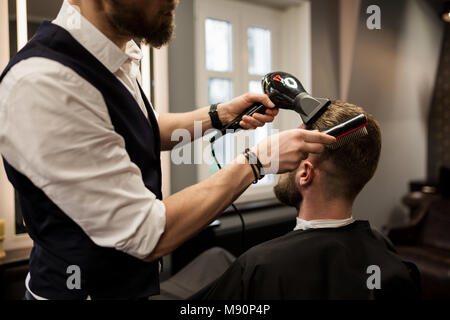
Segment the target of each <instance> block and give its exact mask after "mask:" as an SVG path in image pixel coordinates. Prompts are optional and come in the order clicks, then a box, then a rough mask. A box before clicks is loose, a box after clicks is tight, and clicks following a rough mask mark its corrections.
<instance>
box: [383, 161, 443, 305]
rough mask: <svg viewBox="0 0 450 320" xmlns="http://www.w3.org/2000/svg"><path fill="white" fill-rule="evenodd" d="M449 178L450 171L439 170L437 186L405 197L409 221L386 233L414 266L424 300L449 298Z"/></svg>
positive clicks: (425, 187) (404, 201) (424, 188)
mask: <svg viewBox="0 0 450 320" xmlns="http://www.w3.org/2000/svg"><path fill="white" fill-rule="evenodd" d="M449 177H450V169H445V168H443V169H441V174H440V183H439V186H429V185H428V186H423V187H422V188H421V190H420V191H413V192H411V193H410V194H408V195H406V196H405V197H404V198H403V203H404V204H405V205H407V206H408V207H409V208H410V209H411V219H410V222H409V223H408V225H405V226H402V227H396V228H392V229H390V230H389V231H388V232H387V235H388V237H389V238H390V240H391V241H392V242H393V243H394V245H395V247H396V249H397V251H398V253H399V254H400V255H401V256H402V257H403V258H404V259H405V260H408V261H411V262H413V263H415V264H416V265H417V267H418V269H419V271H420V273H421V285H422V295H423V298H424V299H450V188H449V186H450V183H449V181H450V179H449ZM416 186H417V184H416Z"/></svg>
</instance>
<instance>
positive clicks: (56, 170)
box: [0, 1, 166, 259]
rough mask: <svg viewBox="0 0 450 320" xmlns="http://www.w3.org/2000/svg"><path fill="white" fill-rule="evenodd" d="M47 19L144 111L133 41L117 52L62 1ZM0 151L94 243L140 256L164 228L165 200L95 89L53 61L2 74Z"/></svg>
mask: <svg viewBox="0 0 450 320" xmlns="http://www.w3.org/2000/svg"><path fill="white" fill-rule="evenodd" d="M74 19H75V20H76V21H79V23H78V24H75V25H76V27H74V23H73V21H74ZM53 23H54V24H57V25H59V26H61V27H62V28H65V29H66V30H67V31H68V32H69V33H70V34H71V35H72V36H73V37H74V38H75V39H76V40H77V41H78V42H79V43H81V45H83V46H84V47H85V48H86V49H87V50H88V51H89V52H90V53H91V54H92V55H94V56H95V57H96V58H97V59H98V60H99V61H101V62H102V63H103V64H104V65H105V67H106V68H107V69H108V70H110V71H111V72H112V73H113V74H114V75H115V76H116V77H117V78H118V79H119V80H120V81H121V82H122V84H123V85H124V86H125V87H126V88H127V89H128V90H129V91H130V93H131V94H132V95H133V97H134V98H135V99H136V101H137V103H138V104H139V106H140V107H141V109H142V112H144V113H145V114H146V116H148V115H147V113H146V112H147V110H146V108H145V104H144V102H143V100H142V97H141V93H140V91H139V88H138V85H137V81H140V72H139V61H140V59H141V57H142V53H141V51H140V49H139V47H138V46H137V45H136V43H134V42H133V41H130V42H129V43H128V44H127V46H126V50H125V52H124V51H122V50H121V49H120V48H119V47H117V46H116V45H115V44H114V43H113V42H111V41H110V40H109V39H108V38H107V37H106V36H105V35H104V34H102V33H101V32H100V31H99V30H98V29H97V28H95V27H94V26H93V25H92V24H91V23H90V22H89V21H88V20H87V19H85V18H84V17H82V16H81V14H80V13H79V8H77V7H74V6H71V5H70V4H69V3H68V1H65V2H64V4H63V6H62V8H61V11H60V12H59V15H58V17H57V18H56V20H54V21H53ZM0 152H1V154H2V155H3V156H4V157H5V159H6V160H7V161H8V162H9V164H10V165H11V166H13V167H14V168H15V169H16V170H18V171H19V172H21V173H22V174H24V175H25V176H27V177H28V178H29V179H30V180H31V181H32V182H33V184H34V185H36V186H37V187H38V188H40V189H41V190H42V191H43V192H45V194H46V195H47V196H48V197H49V198H50V199H51V200H52V201H53V202H54V203H55V204H56V205H57V206H58V207H59V208H61V209H62V210H63V211H64V212H65V213H66V214H67V215H68V216H69V217H70V218H71V219H72V220H74V221H75V222H76V223H77V224H78V225H79V226H80V227H81V228H82V229H83V231H84V232H85V233H86V234H87V235H88V236H89V237H90V238H91V239H92V241H93V242H94V243H96V244H97V245H99V246H102V247H109V248H115V249H117V250H120V251H123V252H125V253H127V254H129V255H132V256H134V257H137V258H140V259H142V258H145V257H147V256H148V255H149V254H150V253H151V252H152V251H153V249H154V248H155V246H156V244H157V243H158V241H159V239H160V237H161V235H162V234H163V232H164V228H165V223H166V216H165V206H164V204H163V202H162V201H160V200H158V199H156V196H155V195H154V194H153V193H152V192H150V191H149V190H148V189H147V188H146V187H145V185H144V182H143V180H142V176H141V172H140V170H139V168H138V167H137V166H136V165H135V164H134V163H133V162H131V160H130V157H129V155H128V153H127V151H126V149H125V142H124V139H123V137H122V136H120V135H119V134H118V133H117V132H115V131H114V127H113V125H112V122H111V119H110V116H109V113H108V109H107V106H106V103H105V101H104V99H103V97H102V94H101V93H100V92H99V91H98V90H97V89H96V88H95V87H93V86H92V85H91V84H90V83H89V82H87V81H86V80H85V79H83V78H82V77H80V76H79V75H78V74H77V73H75V72H74V71H73V70H72V69H70V68H67V67H65V66H64V65H62V64H60V63H58V62H55V61H52V60H50V59H45V58H30V59H27V60H24V61H22V62H20V63H18V64H16V65H15V66H14V67H13V68H12V69H11V70H10V71H9V72H8V73H7V75H6V77H5V78H4V79H3V81H2V83H1V84H0Z"/></svg>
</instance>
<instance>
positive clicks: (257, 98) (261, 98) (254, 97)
mask: <svg viewBox="0 0 450 320" xmlns="http://www.w3.org/2000/svg"><path fill="white" fill-rule="evenodd" d="M244 99H245V101H246V102H248V104H249V105H252V104H253V103H255V102H260V103H262V104H263V105H265V106H266V107H267V108H275V104H274V103H273V102H272V101H271V100H270V99H269V96H268V95H267V94H259V93H246V94H245V95H244Z"/></svg>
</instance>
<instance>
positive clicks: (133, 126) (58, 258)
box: [0, 22, 162, 299]
mask: <svg viewBox="0 0 450 320" xmlns="http://www.w3.org/2000/svg"><path fill="white" fill-rule="evenodd" d="M31 57H42V58H47V59H51V60H54V61H57V62H59V63H61V64H63V65H64V66H66V67H68V68H70V69H72V70H73V71H74V72H76V73H77V74H78V75H79V76H81V77H82V78H84V79H85V80H86V81H88V82H89V83H90V84H92V85H93V86H94V87H95V88H97V89H98V90H99V91H100V92H101V94H102V95H103V98H104V100H105V102H106V105H107V107H108V112H109V115H110V118H111V121H112V124H113V126H114V129H115V131H116V132H117V133H118V134H120V135H121V136H122V137H123V138H124V140H125V146H126V150H127V152H128V154H129V156H130V158H131V161H132V162H134V163H135V164H136V165H137V166H138V167H139V169H140V170H141V173H142V179H143V181H144V183H145V186H146V187H147V188H148V189H149V190H150V191H151V192H153V193H154V194H155V195H156V197H157V198H158V199H162V194H161V162H160V149H161V145H160V134H159V127H158V123H157V120H156V118H155V115H154V113H153V110H152V107H151V105H150V103H149V102H148V100H147V99H146V98H145V95H144V94H143V92H142V90H141V94H142V97H143V99H144V101H145V105H146V108H147V111H148V115H149V120H150V121H149V120H148V119H147V118H146V117H145V115H144V114H143V112H142V110H141V109H140V108H139V105H138V104H137V102H136V101H135V99H134V98H133V96H132V95H131V94H130V92H129V91H128V90H127V89H126V88H125V87H124V86H123V85H122V83H121V82H120V81H119V80H118V79H117V78H116V77H115V76H114V75H113V74H112V73H111V72H110V71H109V70H108V69H107V68H106V67H105V66H104V65H103V64H102V63H101V62H100V61H98V60H97V59H96V58H95V57H94V56H93V55H92V54H90V53H89V52H88V51H87V50H86V49H85V48H84V47H83V46H82V45H81V44H80V43H79V42H77V41H76V40H75V39H74V38H73V37H72V36H71V35H70V34H69V33H68V32H67V31H66V30H64V29H63V28H61V27H59V26H56V25H54V24H52V23H50V22H44V23H43V24H42V25H41V27H40V28H39V30H38V31H37V33H36V35H35V36H34V37H33V39H32V40H31V41H30V42H29V43H28V44H27V45H26V46H25V47H24V48H23V49H22V50H21V51H20V52H19V53H18V54H17V55H16V56H15V57H14V58H13V59H12V60H11V61H10V63H9V65H8V66H7V67H6V69H5V71H4V72H3V74H2V75H1V76H0V82H1V81H2V80H3V78H4V76H5V75H6V73H7V72H8V71H9V70H10V69H11V68H12V67H13V66H14V65H15V64H16V63H19V62H20V61H22V60H25V59H28V58H31ZM30 94H33V93H32V92H30ZM12 107H13V108H14V106H12ZM61 107H62V108H64V106H61ZM68 143H70V141H68ZM23 152H27V150H23ZM4 164H5V169H6V173H7V175H8V178H9V180H10V181H11V183H12V184H13V185H14V187H15V189H16V190H17V192H18V195H19V200H20V205H21V208H22V213H23V217H24V220H25V223H26V226H27V229H28V232H29V234H30V236H31V238H32V239H33V241H34V247H33V250H32V252H31V257H30V274H31V282H30V289H31V291H33V292H34V293H35V294H37V295H40V296H43V297H45V298H49V299H85V298H86V297H87V296H88V295H89V296H91V297H92V298H93V299H115V298H118V299H134V298H141V297H146V296H150V295H154V294H159V272H158V263H157V262H154V263H146V262H143V261H141V260H139V259H137V258H135V257H132V256H130V255H127V254H125V253H123V252H121V251H118V250H115V249H112V248H103V247H100V246H97V245H96V244H95V243H94V242H93V241H92V240H91V239H90V238H89V237H88V236H87V235H86V233H85V232H84V231H83V230H82V229H81V228H80V227H79V226H78V225H77V224H76V223H75V222H74V221H73V220H71V219H70V218H69V217H68V216H67V215H66V214H65V213H64V212H63V211H62V210H61V209H59V208H58V206H57V205H56V204H55V203H53V202H52V201H51V200H50V199H49V198H48V197H47V196H46V195H45V194H44V192H43V191H42V190H40V189H39V188H37V187H36V186H35V185H34V184H33V183H32V182H31V181H30V180H29V179H28V178H27V177H26V176H24V175H23V174H21V173H20V172H18V171H17V170H15V169H14V168H13V167H12V166H11V165H10V164H8V163H7V162H6V161H5V160H4ZM73 192H74V193H75V192H77V190H73ZM71 265H76V266H79V267H80V269H81V289H80V290H77V289H73V290H69V289H68V288H67V284H66V282H67V279H68V277H69V276H70V275H71V274H68V273H67V268H68V267H69V266H71Z"/></svg>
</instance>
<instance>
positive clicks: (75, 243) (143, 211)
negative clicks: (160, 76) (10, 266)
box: [0, 0, 334, 299]
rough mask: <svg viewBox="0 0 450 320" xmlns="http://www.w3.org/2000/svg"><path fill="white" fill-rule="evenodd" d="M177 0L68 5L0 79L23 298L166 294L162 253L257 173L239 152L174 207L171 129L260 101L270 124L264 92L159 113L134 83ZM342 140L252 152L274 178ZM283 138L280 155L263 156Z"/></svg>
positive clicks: (164, 38)
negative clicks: (166, 164) (27, 246)
mask: <svg viewBox="0 0 450 320" xmlns="http://www.w3.org/2000/svg"><path fill="white" fill-rule="evenodd" d="M177 4H178V1H177V0H172V1H165V0H153V1H146V0H133V1H130V0H70V1H69V0H66V1H65V2H64V4H63V6H62V8H61V11H60V13H59V15H58V17H57V18H56V20H54V21H53V22H52V23H49V22H47V23H44V24H43V25H42V26H41V27H40V29H39V30H38V32H37V33H36V35H35V36H34V37H33V39H32V40H31V41H30V42H29V43H28V45H27V46H26V47H25V48H24V49H23V50H21V51H20V52H19V53H18V54H17V55H16V56H15V57H13V59H12V60H11V61H10V63H9V65H8V66H7V68H6V69H5V71H4V72H3V74H2V75H1V77H0V81H1V84H0V151H1V153H2V156H3V159H4V165H5V169H6V172H7V175H8V178H9V180H10V181H11V183H12V184H13V185H14V187H15V189H16V190H17V192H18V194H19V200H20V205H21V208H22V213H23V217H24V220H25V223H26V225H27V229H28V232H29V234H30V236H31V238H32V239H33V242H34V246H33V250H32V252H31V256H30V272H29V274H28V276H27V279H26V287H27V298H28V299H87V298H92V299H115V298H119V299H136V298H143V297H148V296H151V295H154V294H158V293H159V263H158V259H160V258H161V257H163V256H164V255H166V254H168V253H170V252H172V251H173V250H174V249H175V248H177V247H178V246H179V245H180V244H182V243H183V242H185V241H186V240H188V239H189V238H191V237H192V236H194V235H195V234H196V233H198V232H199V231H200V230H201V229H202V228H204V227H205V226H207V225H208V224H209V223H211V222H212V221H213V220H214V219H216V218H217V217H218V216H219V215H220V213H221V212H222V211H223V210H224V209H225V208H226V207H228V206H229V205H230V204H231V203H232V202H233V201H234V200H235V199H236V198H237V197H239V195H240V194H241V193H242V192H243V191H244V190H245V189H247V188H248V187H249V185H251V183H252V182H253V181H254V180H255V176H256V177H257V176H258V173H256V175H255V172H254V171H253V168H252V167H251V165H249V164H248V162H247V161H248V160H247V159H246V158H245V157H244V156H243V155H240V156H239V157H238V158H236V159H235V160H234V161H233V162H232V163H230V164H229V165H227V166H225V167H224V168H223V170H221V171H220V172H218V173H216V174H215V175H213V176H211V177H210V178H208V179H206V180H205V181H202V182H200V183H198V184H196V185H194V186H191V187H189V188H186V189H185V190H182V191H180V192H178V193H176V194H174V195H172V196H170V197H168V198H167V199H164V200H163V199H162V194H161V163H160V151H161V150H170V149H171V148H173V147H174V145H175V143H176V142H173V141H171V134H172V132H173V131H174V130H175V129H178V128H184V129H187V130H189V132H191V136H193V131H194V125H193V124H194V121H202V124H203V125H202V126H203V127H202V129H203V131H206V130H208V129H211V128H213V127H215V128H219V127H221V126H224V125H226V124H227V123H229V122H230V121H231V120H233V119H234V118H235V117H236V116H237V115H239V114H240V113H241V112H242V111H243V110H245V109H246V108H247V107H249V106H250V105H252V104H253V103H255V102H260V103H263V104H264V105H265V106H266V107H267V108H268V110H267V112H266V114H264V115H261V114H256V115H254V116H253V117H245V118H244V119H243V121H242V122H241V126H242V127H243V128H244V129H254V128H256V127H260V126H263V125H264V124H265V123H267V122H271V121H273V119H274V117H275V116H276V115H277V113H278V110H277V109H276V108H275V106H274V105H273V103H272V102H271V101H270V100H269V99H268V97H267V96H266V95H258V94H246V95H244V96H241V97H238V98H236V99H234V100H232V101H230V102H227V103H223V104H219V105H217V106H213V107H205V108H202V109H198V110H196V111H193V112H188V113H183V114H159V115H158V114H157V113H156V112H155V111H154V110H153V108H152V106H151V105H150V103H149V102H148V101H147V99H146V98H145V95H144V94H143V92H142V90H141V88H140V86H139V80H140V74H139V60H140V59H141V56H142V53H141V51H140V50H139V47H138V46H137V45H136V43H135V42H134V41H132V39H133V38H142V39H145V40H146V41H147V42H148V43H149V44H150V45H151V46H153V47H156V48H159V47H161V46H162V45H164V44H166V43H168V42H169V40H170V39H171V37H172V33H173V30H174V10H175V7H176V5H177ZM333 141H334V138H332V137H329V136H326V135H324V134H320V133H317V132H309V131H305V130H302V129H295V130H290V131H285V132H283V133H281V134H279V135H276V136H272V137H269V138H267V139H265V140H264V141H263V142H261V143H260V144H259V145H258V146H256V147H255V148H254V149H253V150H252V151H253V152H254V154H255V155H256V156H257V157H259V158H261V159H260V161H261V162H262V165H263V166H270V165H271V164H273V163H274V162H278V172H280V173H281V172H286V171H290V170H293V169H295V168H296V167H297V165H298V164H299V162H300V161H301V160H302V159H304V158H305V155H306V154H307V153H310V152H314V153H319V152H321V151H322V150H323V144H326V143H332V142H333ZM274 143H278V144H279V148H278V150H279V153H274V154H271V155H268V156H265V157H262V150H268V149H270V147H271V145H273V144H274Z"/></svg>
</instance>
